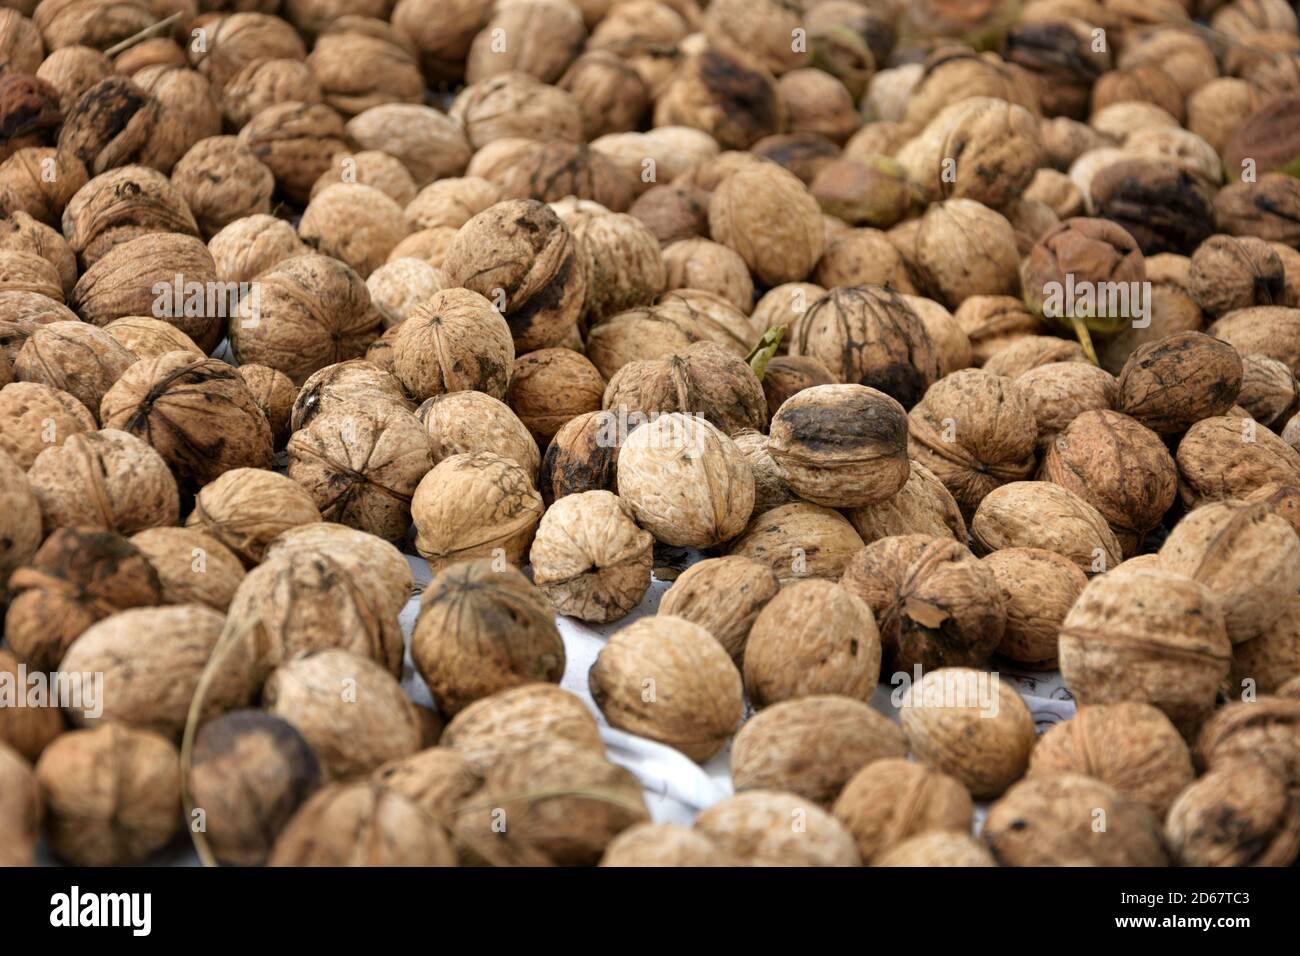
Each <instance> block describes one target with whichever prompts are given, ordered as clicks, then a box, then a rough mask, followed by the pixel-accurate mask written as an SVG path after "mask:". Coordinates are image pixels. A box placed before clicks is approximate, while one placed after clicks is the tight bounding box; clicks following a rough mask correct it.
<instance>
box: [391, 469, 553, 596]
mask: <svg viewBox="0 0 1300 956" xmlns="http://www.w3.org/2000/svg"><path fill="white" fill-rule="evenodd" d="M544 510H545V509H544V507H543V505H542V496H541V495H539V494H538V493H537V491H536V490H535V489H534V488H533V486H532V482H531V481H530V480H529V477H528V472H527V471H525V470H524V468H523V467H521V466H520V465H518V464H516V463H515V462H513V461H510V460H509V459H506V458H502V457H501V456H499V455H494V454H492V453H491V452H475V453H473V454H465V455H452V456H450V457H449V458H444V459H443V460H442V461H441V462H439V463H438V465H437V466H436V467H435V468H434V469H433V470H432V471H430V472H429V473H428V474H427V475H425V476H424V478H423V479H422V480H421V481H420V483H419V485H418V486H417V487H416V489H415V494H414V495H413V496H412V498H411V517H412V519H413V520H414V522H415V528H416V538H415V548H416V550H417V551H418V552H419V553H420V556H421V557H423V558H424V559H425V560H426V561H428V562H429V565H430V567H431V568H432V569H433V570H434V571H435V572H437V571H438V570H440V569H441V568H444V567H446V566H447V565H449V564H454V563H456V562H457V561H464V560H466V559H468V558H476V557H483V556H490V557H493V558H496V557H497V556H498V555H501V556H503V557H504V558H505V560H507V561H509V562H510V563H512V564H515V565H519V564H522V563H523V560H524V555H525V554H526V553H527V551H528V547H529V545H530V544H531V542H532V538H533V534H534V532H535V531H536V529H537V524H538V522H539V521H540V520H541V517H542V512H543V511H544Z"/></svg>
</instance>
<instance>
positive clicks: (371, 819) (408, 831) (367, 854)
mask: <svg viewBox="0 0 1300 956" xmlns="http://www.w3.org/2000/svg"><path fill="white" fill-rule="evenodd" d="M266 862H267V865H268V866H336V867H337V866H455V865H456V851H455V850H454V849H453V848H452V845H451V842H450V841H449V840H448V839H447V836H446V834H445V833H444V832H443V830H442V827H440V826H439V825H438V822H437V820H435V819H434V817H433V816H432V815H430V814H429V813H428V812H427V811H425V810H424V809H422V808H421V807H419V806H417V805H416V804H415V803H413V802H412V801H411V800H408V799H407V798H406V797H404V796H402V795H401V794H400V793H398V792H397V791H395V790H391V789H389V788H388V787H385V786H383V785H382V784H380V783H377V782H375V781H372V780H356V781H352V782H349V783H335V784H332V785H330V786H327V787H325V788H323V789H321V790H319V791H317V792H316V794H315V795H314V796H312V797H309V798H308V799H307V801H306V802H305V803H303V804H302V806H300V807H299V808H298V810H297V812H296V813H294V815H293V817H291V818H290V820H289V822H288V823H287V824H286V825H285V827H284V829H282V830H281V831H280V835H279V836H278V837H277V838H276V840H275V844H274V845H273V846H272V847H271V853H270V855H269V856H268V857H267V861H266Z"/></svg>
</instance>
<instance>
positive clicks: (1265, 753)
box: [1196, 697, 1300, 786]
mask: <svg viewBox="0 0 1300 956" xmlns="http://www.w3.org/2000/svg"><path fill="white" fill-rule="evenodd" d="M1298 726H1300V702H1297V701H1294V700H1289V699H1287V698H1284V697H1264V698H1256V699H1254V700H1243V701H1237V702H1235V703H1229V704H1227V705H1226V706H1224V707H1222V708H1220V709H1219V710H1217V711H1215V712H1214V713H1213V714H1212V715H1211V716H1210V719H1209V720H1207V721H1206V722H1205V726H1204V727H1203V728H1202V730H1201V735H1200V737H1199V738H1198V740H1197V743H1196V749H1197V752H1198V753H1199V755H1200V759H1201V762H1202V763H1204V764H1205V766H1206V767H1207V768H1209V769H1210V770H1217V769H1218V768H1220V767H1223V766H1227V765H1229V764H1231V763H1233V762H1237V761H1247V762H1249V761H1259V762H1261V763H1264V764H1267V765H1268V766H1269V767H1270V768H1271V769H1272V770H1273V771H1274V772H1275V773H1276V774H1277V775H1278V776H1279V777H1281V778H1282V779H1283V780H1285V781H1287V783H1288V785H1291V786H1294V785H1295V783H1296V781H1297V780H1300V744H1298V743H1297V736H1296V730H1297V727H1298Z"/></svg>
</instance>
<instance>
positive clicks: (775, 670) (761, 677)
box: [744, 580, 880, 708]
mask: <svg viewBox="0 0 1300 956" xmlns="http://www.w3.org/2000/svg"><path fill="white" fill-rule="evenodd" d="M814 609H815V612H814ZM814 622H816V623H815V624H814ZM744 665H745V666H744V673H745V688H746V690H747V692H748V694H749V699H750V702H751V703H752V704H753V705H754V706H755V707H760V708H761V707H765V706H767V705H769V704H774V703H777V702H779V701H783V700H790V699H792V698H795V697H806V696H808V695H810V694H842V695H844V696H846V697H852V698H855V699H857V700H862V701H866V700H869V699H870V697H871V694H872V693H873V692H874V691H875V687H876V682H877V681H878V680H879V678H880V640H879V638H878V637H877V636H876V627H875V621H874V619H873V616H872V613H871V609H870V607H868V605H867V604H866V603H865V602H863V601H862V600H861V599H860V598H859V597H857V596H856V595H855V594H853V593H852V592H851V591H850V590H849V589H846V588H842V587H840V586H838V585H836V584H833V583H831V582H829V581H821V580H809V581H798V582H794V583H792V584H789V585H787V586H785V587H783V588H782V589H781V590H780V592H778V593H777V595H776V596H775V597H773V598H772V600H770V601H769V602H768V603H767V604H766V605H765V606H764V607H763V609H762V610H761V611H760V612H759V613H758V616H757V617H756V618H755V620H754V624H753V627H752V628H751V629H750V632H749V639H748V642H747V643H746V645H745V660H744Z"/></svg>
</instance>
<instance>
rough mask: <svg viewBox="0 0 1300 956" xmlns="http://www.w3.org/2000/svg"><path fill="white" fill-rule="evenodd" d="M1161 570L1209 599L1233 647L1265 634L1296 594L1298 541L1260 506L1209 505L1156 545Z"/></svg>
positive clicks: (1299, 563) (1299, 569)
mask: <svg viewBox="0 0 1300 956" xmlns="http://www.w3.org/2000/svg"><path fill="white" fill-rule="evenodd" d="M1160 564H1161V566H1162V567H1164V568H1166V569H1167V570H1169V571H1173V572H1176V573H1179V574H1185V575H1187V576H1188V577H1190V578H1192V580H1194V581H1197V582H1199V583H1201V584H1203V585H1204V586H1205V587H1206V588H1207V589H1208V590H1209V591H1210V593H1211V594H1212V595H1214V597H1215V598H1216V599H1217V600H1218V603H1219V606H1220V608H1221V609H1222V610H1223V617H1224V622H1225V624H1226V626H1227V629H1228V640H1230V641H1231V642H1232V643H1234V644H1240V643H1242V642H1243V641H1248V640H1250V639H1251V638H1253V637H1258V636H1259V635H1260V634H1262V633H1263V632H1264V631H1266V630H1267V629H1268V628H1269V627H1271V626H1272V625H1273V624H1274V623H1275V622H1276V621H1277V620H1278V619H1279V618H1280V617H1281V616H1282V615H1283V614H1284V613H1285V612H1286V599H1287V597H1288V596H1290V595H1293V594H1296V593H1297V592H1300V538H1297V537H1296V534H1295V531H1294V530H1293V529H1292V527H1291V525H1290V524H1288V523H1287V521H1286V520H1285V519H1283V518H1280V517H1278V516H1277V515H1274V514H1272V513H1271V512H1270V511H1269V509H1268V506H1267V505H1265V504H1263V503H1255V504H1244V503H1241V502H1233V501H1220V502H1211V503H1209V504H1205V505H1203V506H1201V507H1200V508H1197V509H1196V510H1194V511H1192V512H1190V513H1189V514H1188V515H1186V516H1185V517H1184V518H1183V519H1182V520H1181V521H1179V522H1178V524H1176V525H1175V526H1174V528H1173V530H1172V531H1171V532H1170V533H1169V537H1168V538H1166V539H1165V543H1164V544H1163V545H1161V547H1160Z"/></svg>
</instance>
